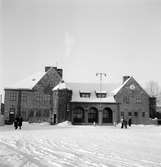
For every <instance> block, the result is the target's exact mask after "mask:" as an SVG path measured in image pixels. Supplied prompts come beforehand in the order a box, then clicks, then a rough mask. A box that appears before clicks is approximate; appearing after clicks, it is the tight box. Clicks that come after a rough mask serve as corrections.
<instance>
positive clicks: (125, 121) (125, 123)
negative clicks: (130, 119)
mask: <svg viewBox="0 0 161 167" xmlns="http://www.w3.org/2000/svg"><path fill="white" fill-rule="evenodd" d="M124 125H125V128H126V129H127V119H124Z"/></svg>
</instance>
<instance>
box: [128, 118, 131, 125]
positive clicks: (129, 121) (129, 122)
mask: <svg viewBox="0 0 161 167" xmlns="http://www.w3.org/2000/svg"><path fill="white" fill-rule="evenodd" d="M131 124H132V120H131V118H129V120H128V125H129V127H131Z"/></svg>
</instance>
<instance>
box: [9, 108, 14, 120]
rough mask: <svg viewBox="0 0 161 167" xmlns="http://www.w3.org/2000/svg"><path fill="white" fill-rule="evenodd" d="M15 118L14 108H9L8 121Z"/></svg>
mask: <svg viewBox="0 0 161 167" xmlns="http://www.w3.org/2000/svg"><path fill="white" fill-rule="evenodd" d="M14 119H15V108H10V112H9V121H10V122H11V123H13V122H14Z"/></svg>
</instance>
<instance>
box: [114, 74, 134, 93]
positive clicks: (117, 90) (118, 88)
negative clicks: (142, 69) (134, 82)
mask: <svg viewBox="0 0 161 167" xmlns="http://www.w3.org/2000/svg"><path fill="white" fill-rule="evenodd" d="M130 79H131V77H129V78H128V79H127V80H126V81H125V82H124V83H123V84H122V85H120V86H119V87H117V88H116V89H114V90H113V91H112V94H113V95H116V94H117V93H118V92H119V91H120V90H121V89H122V88H123V87H124V85H125V84H126V83H127V82H128V81H129V80H130Z"/></svg>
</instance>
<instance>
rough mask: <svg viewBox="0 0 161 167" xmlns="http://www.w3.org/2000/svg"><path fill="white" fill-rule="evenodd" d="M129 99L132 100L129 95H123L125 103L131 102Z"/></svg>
mask: <svg viewBox="0 0 161 167" xmlns="http://www.w3.org/2000/svg"><path fill="white" fill-rule="evenodd" d="M129 101H130V100H129V97H128V96H124V97H123V103H125V104H129V103H130V102H129Z"/></svg>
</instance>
